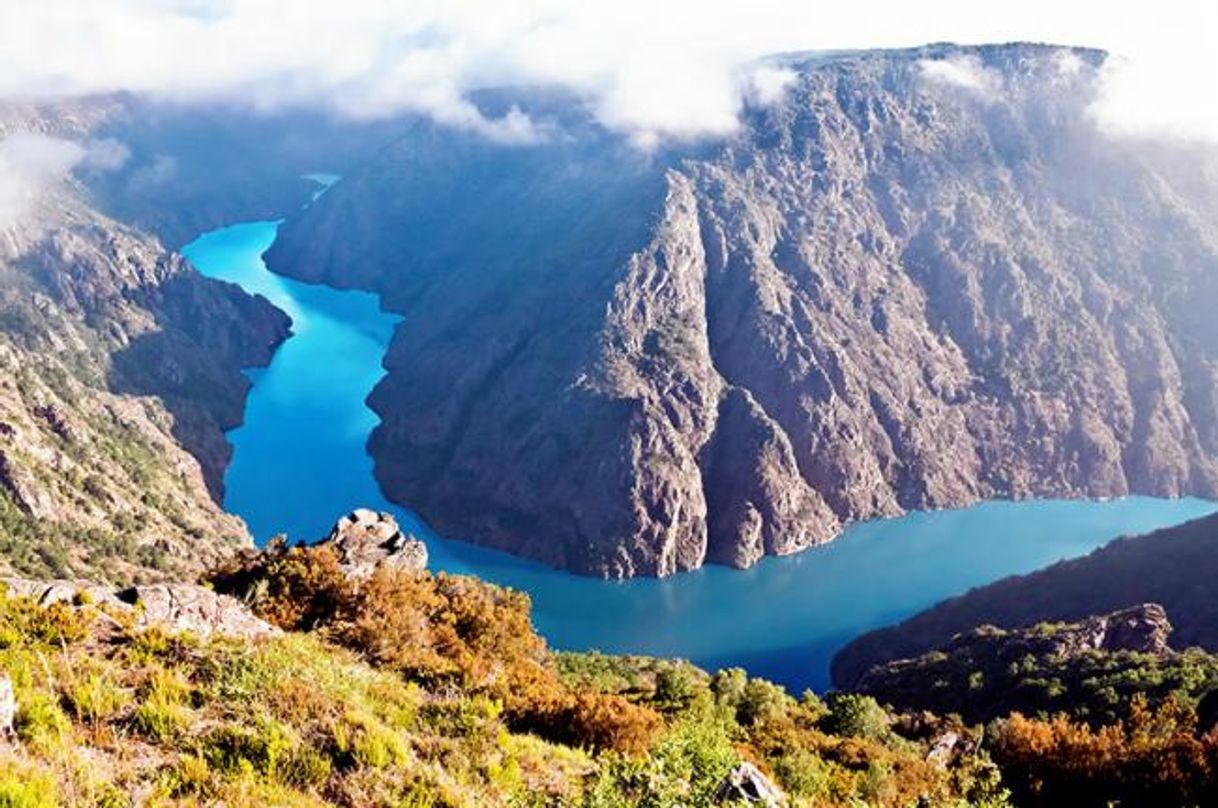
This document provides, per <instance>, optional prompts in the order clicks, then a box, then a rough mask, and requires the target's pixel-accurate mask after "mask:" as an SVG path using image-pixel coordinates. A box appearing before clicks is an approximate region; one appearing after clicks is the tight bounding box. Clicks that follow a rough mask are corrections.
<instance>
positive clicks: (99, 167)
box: [0, 133, 130, 227]
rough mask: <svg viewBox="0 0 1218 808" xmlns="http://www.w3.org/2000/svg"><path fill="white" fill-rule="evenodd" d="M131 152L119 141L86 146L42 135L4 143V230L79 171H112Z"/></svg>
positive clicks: (0, 175) (0, 201)
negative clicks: (46, 192)
mask: <svg viewBox="0 0 1218 808" xmlns="http://www.w3.org/2000/svg"><path fill="white" fill-rule="evenodd" d="M129 155H130V151H129V150H128V149H127V147H126V146H124V145H123V144H122V143H120V142H119V141H117V140H114V139H112V138H104V139H101V140H94V141H90V142H88V143H86V144H83V145H82V144H80V143H75V142H73V141H70V140H64V139H62V138H56V137H49V136H47V135H41V134H29V133H20V134H15V135H10V136H9V137H6V138H4V139H3V140H0V227H8V226H10V225H12V224H14V223H15V222H17V221H18V220H19V219H21V217H22V216H24V215H25V213H26V212H27V211H28V210H29V209H30V207H31V206H32V205H33V204H34V203H35V202H36V201H37V200H38V198H39V197H40V196H41V195H42V194H43V193H44V192H45V191H46V190H47V189H48V188H50V187H51V186H53V185H55V184H57V183H60V182H62V181H63V180H64V179H65V178H66V177H67V176H68V174H69V173H70V172H71V171H72V170H73V169H75V168H77V167H78V166H79V167H82V168H87V169H89V170H93V171H112V170H115V169H117V168H120V167H121V166H122V165H123V163H125V162H126V160H127V157H128V156H129Z"/></svg>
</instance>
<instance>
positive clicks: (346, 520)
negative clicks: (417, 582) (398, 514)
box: [323, 508, 427, 578]
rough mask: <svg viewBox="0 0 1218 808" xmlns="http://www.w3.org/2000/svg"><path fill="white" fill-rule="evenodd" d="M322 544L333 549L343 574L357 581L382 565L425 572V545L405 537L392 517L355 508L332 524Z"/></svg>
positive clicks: (413, 537)
mask: <svg viewBox="0 0 1218 808" xmlns="http://www.w3.org/2000/svg"><path fill="white" fill-rule="evenodd" d="M323 543H324V544H328V545H330V546H331V547H333V548H334V550H335V552H336V553H337V554H338V560H339V563H340V564H341V566H342V569H343V571H344V572H345V573H347V574H348V575H351V576H353V577H356V578H366V577H367V576H369V575H371V574H372V573H373V572H374V571H376V569H377V567H380V566H382V565H383V566H387V567H392V568H394V569H400V570H410V571H414V572H421V571H423V570H425V569H427V545H425V544H424V543H423V542H422V541H420V540H419V539H418V538H416V537H415V536H413V535H409V534H404V533H403V532H402V530H401V528H399V527H398V523H397V520H396V519H394V518H393V515H392V514H388V513H377V512H376V511H373V510H369V509H367V508H357V509H356V510H354V511H352V512H351V513H349V514H347V515H346V516H344V517H343V518H341V519H339V520H338V522H337V523H335V525H334V528H333V529H332V530H331V531H330V535H329V536H327V537H326V539H325V541H324V542H323Z"/></svg>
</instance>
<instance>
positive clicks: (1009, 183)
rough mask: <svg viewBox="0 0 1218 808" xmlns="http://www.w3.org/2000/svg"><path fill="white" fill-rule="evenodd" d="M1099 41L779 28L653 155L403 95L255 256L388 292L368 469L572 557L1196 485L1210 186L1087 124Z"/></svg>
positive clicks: (1216, 429)
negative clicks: (745, 74)
mask: <svg viewBox="0 0 1218 808" xmlns="http://www.w3.org/2000/svg"><path fill="white" fill-rule="evenodd" d="M1104 58H1105V57H1104V55H1103V54H1101V53H1097V52H1094V51H1086V50H1073V49H1065V48H1055V47H1047V46H1036V45H1004V46H993V47H981V48H956V47H952V46H932V47H927V48H922V49H916V50H911V51H897V52H865V53H847V54H835V55H832V56H818V55H810V56H794V57H789V58H787V59H785V60H784V61H783V62H782V63H783V64H784V66H786V67H787V68H789V69H790V70H791V71H792V72H793V74H794V79H793V81H792V82H791V83H790V84H789V85H788V86H787V87H786V89H785V93H784V94H783V96H782V98H781V99H778V100H773V99H770V100H768V101H764V102H763V101H762V100H758V99H755V100H754V101H753V102H751V103H750V105H749V106H748V108H747V109H746V110H745V113H744V122H743V125H742V127H741V129H740V131H739V132H738V133H737V134H735V135H733V136H732V137H730V138H727V139H726V140H725V141H721V142H700V143H698V144H695V145H687V146H681V145H672V144H670V145H669V146H667V147H665V148H661V149H659V150H657V151H654V152H651V153H648V154H642V153H640V152H639V151H637V150H636V149H633V148H632V147H631V146H630V145H629V144H627V143H625V142H623V141H622V140H620V139H618V138H615V137H614V136H612V135H610V134H608V133H606V132H604V131H603V130H601V129H599V128H598V127H597V126H596V125H595V123H594V122H592V121H589V120H587V118H586V116H585V117H582V118H581V113H580V112H579V108H578V106H575V105H572V104H571V103H570V102H569V101H567V102H564V100H563V99H562V98H561V97H555V96H547V95H545V94H543V93H539V94H535V95H534V94H528V93H522V94H521V98H522V101H521V103H522V104H523V105H524V107H525V108H526V109H527V110H528V111H529V112H530V114H532V115H533V116H534V117H535V118H537V119H539V120H551V121H553V122H554V125H555V127H556V129H557V132H558V133H559V134H557V135H556V136H555V137H553V138H551V139H549V140H548V141H546V142H544V143H541V144H539V145H533V146H524V147H522V146H504V145H497V144H493V143H488V142H486V141H484V140H481V139H479V138H477V137H474V136H472V135H461V134H454V133H451V132H446V131H440V130H437V129H436V128H434V127H433V126H430V125H427V124H423V123H420V124H418V125H416V126H414V127H413V128H412V129H410V130H409V131H408V132H406V133H405V134H404V135H403V136H402V137H401V138H400V139H398V140H397V141H395V142H394V143H393V144H391V145H390V146H388V147H387V148H386V149H385V150H384V151H383V152H381V153H379V154H378V155H377V156H376V157H375V158H374V159H372V160H371V161H369V162H368V163H367V164H366V165H364V166H362V167H361V168H358V169H355V170H352V171H351V172H349V173H348V174H347V175H346V176H345V177H344V179H343V181H341V182H340V183H338V184H337V185H336V186H335V187H334V188H333V189H332V190H331V191H330V192H329V193H327V195H326V196H325V197H324V198H323V199H322V200H320V202H319V203H318V204H316V205H314V206H312V207H310V208H309V209H308V210H305V211H302V212H300V213H299V214H297V215H295V216H293V217H291V218H290V219H289V220H288V222H287V223H286V224H285V225H284V228H283V230H282V238H281V239H280V241H279V242H277V243H276V244H275V245H274V247H273V248H272V249H271V251H270V252H269V254H268V260H269V262H270V265H271V266H272V267H273V268H274V269H275V270H276V271H279V272H282V273H285V274H288V275H291V276H294V277H299V278H303V279H307V280H314V281H325V282H328V283H331V284H334V285H337V286H342V287H351V286H356V287H361V288H368V289H373V290H376V291H378V292H380V293H381V294H382V295H383V299H384V301H385V303H386V305H387V306H389V307H390V308H392V309H393V310H395V311H398V312H401V313H403V314H404V315H405V317H404V319H403V322H402V324H401V326H400V327H399V328H398V331H397V334H396V337H395V339H394V342H393V345H392V346H391V348H390V351H389V354H388V356H387V358H386V367H387V369H388V376H387V377H386V379H385V380H384V381H383V382H382V383H381V384H380V385H379V386H378V388H377V389H376V391H375V392H374V394H373V396H372V399H371V404H372V406H373V407H374V408H375V409H376V411H377V412H378V413H379V414H380V415H381V416H382V419H383V423H382V425H381V426H380V427H379V428H378V429H377V430H376V432H375V434H374V435H373V438H372V441H371V444H370V448H371V451H372V453H373V455H374V458H375V461H376V474H377V476H378V479H379V480H380V481H381V483H382V484H383V487H384V489H385V490H386V492H387V493H388V495H389V496H390V497H392V498H393V499H395V500H396V501H398V502H400V503H402V504H404V505H407V506H409V507H411V508H413V509H415V510H417V511H419V512H420V513H421V514H422V515H423V516H424V517H425V518H426V519H427V520H428V521H429V523H431V524H433V525H434V526H436V527H437V528H438V529H439V530H441V531H442V532H444V533H445V534H447V535H452V536H460V537H463V538H469V539H471V540H473V541H476V542H479V543H483V544H487V545H491V546H494V547H498V548H502V549H506V550H508V551H511V552H514V553H518V554H521V555H525V556H528V557H531V558H535V559H539V560H541V561H544V562H546V563H549V564H552V565H555V566H559V567H563V568H565V569H569V570H572V571H575V572H579V573H583V574H589V575H598V576H605V577H629V576H633V575H668V574H671V573H675V572H679V571H681V570H689V569H694V568H697V567H699V566H701V565H703V564H705V563H719V564H727V565H731V566H736V567H747V566H749V565H751V564H753V563H755V562H756V561H757V560H758V559H759V558H761V557H762V556H764V555H781V554H788V553H793V552H797V551H799V550H801V549H804V548H806V547H808V546H811V545H814V544H816V543H819V542H823V541H827V540H829V539H831V538H833V537H834V536H835V535H837V533H838V532H839V531H840V530H841V528H842V526H843V525H845V524H846V523H848V522H851V521H854V520H858V519H865V518H871V517H877V516H889V515H894V514H899V513H901V512H903V511H907V510H911V509H929V508H940V507H951V506H960V505H965V504H968V503H972V502H975V501H977V500H980V499H985V498H994V497H1004V498H1024V497H1047V496H1052V497H1107V496H1120V495H1123V494H1128V493H1131V492H1136V493H1143V494H1154V495H1160V496H1175V495H1181V494H1196V495H1202V496H1213V495H1215V494H1218V386H1216V379H1218V376H1216V373H1215V368H1216V367H1218V364H1216V363H1218V353H1216V351H1218V348H1215V346H1218V333H1216V332H1215V330H1214V329H1215V323H1214V320H1213V318H1212V317H1210V316H1209V314H1208V312H1209V311H1210V310H1211V309H1212V308H1213V306H1214V305H1215V303H1218V286H1215V281H1214V278H1216V277H1218V273H1216V271H1215V270H1216V269H1218V232H1216V231H1215V223H1216V222H1218V218H1216V211H1218V206H1216V205H1215V200H1214V198H1213V194H1212V192H1211V191H1209V190H1206V189H1207V188H1208V186H1207V184H1206V183H1205V182H1198V181H1197V177H1198V173H1197V172H1196V171H1194V172H1192V173H1191V174H1189V175H1186V174H1185V173H1184V172H1180V171H1179V170H1178V168H1177V167H1178V166H1179V165H1180V164H1182V162H1181V161H1180V160H1179V157H1180V155H1178V154H1175V153H1173V152H1171V151H1170V150H1166V151H1154V150H1151V149H1150V148H1148V147H1147V148H1141V147H1135V146H1130V145H1128V144H1122V143H1119V142H1116V141H1110V140H1107V139H1105V138H1104V137H1103V136H1102V135H1101V134H1100V133H1099V132H1097V131H1096V129H1095V126H1094V124H1093V122H1092V120H1091V118H1090V116H1089V114H1088V112H1087V110H1088V107H1089V104H1090V101H1091V100H1092V98H1093V97H1094V92H1095V81H1096V75H1097V70H1098V66H1099V65H1100V64H1101V63H1102V62H1103V60H1104ZM962 76H963V77H964V79H962V78H961V77H962ZM510 100H512V95H511V93H510V92H508V91H503V92H499V93H492V94H489V96H488V98H486V99H484V103H486V104H492V103H497V104H499V105H500V106H501V107H502V106H504V105H506V103H508V101H510ZM1189 164H1190V165H1194V166H1200V172H1201V174H1202V175H1205V172H1206V171H1211V167H1210V166H1209V164H1208V163H1205V162H1204V161H1203V160H1195V161H1192V162H1190V163H1189Z"/></svg>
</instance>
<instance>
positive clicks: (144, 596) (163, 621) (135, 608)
mask: <svg viewBox="0 0 1218 808" xmlns="http://www.w3.org/2000/svg"><path fill="white" fill-rule="evenodd" d="M0 583H3V585H4V588H5V591H6V592H7V593H8V594H9V595H10V596H12V597H24V598H29V599H30V600H32V601H34V602H35V603H37V604H38V605H39V606H41V607H44V608H45V607H47V606H50V605H52V604H54V603H66V604H68V605H70V606H78V605H83V604H85V603H91V604H94V605H98V606H101V605H105V606H108V607H109V608H110V609H113V610H118V611H123V612H127V611H130V612H132V613H133V614H134V618H135V626H136V627H137V628H149V627H152V626H160V627H162V628H165V629H167V630H169V631H171V632H178V631H189V632H192V633H194V634H197V635H198V636H200V637H210V636H212V635H223V636H227V637H245V638H255V637H266V636H270V635H273V634H278V633H279V629H277V628H275V627H274V626H272V625H271V624H270V623H267V622H266V621H264V620H260V619H259V618H257V617H255V616H254V615H253V613H252V612H250V610H249V609H247V608H246V607H245V606H244V605H243V604H242V603H241V602H240V601H239V600H237V599H236V598H232V597H230V596H228V595H221V594H219V593H217V592H215V591H213V590H211V589H208V588H207V587H204V586H199V585H198V584H186V583H174V584H146V585H140V586H133V587H130V588H128V589H123V590H119V591H116V590H114V589H112V588H109V587H106V586H102V585H100V584H93V583H88V582H85V581H67V580H53V581H36V580H31V579H29V578H5V579H3V580H2V581H0ZM0 690H2V688H0ZM2 695H3V694H2V692H0V696H2Z"/></svg>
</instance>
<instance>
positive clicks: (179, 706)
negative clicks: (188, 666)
mask: <svg viewBox="0 0 1218 808" xmlns="http://www.w3.org/2000/svg"><path fill="white" fill-rule="evenodd" d="M189 694H190V685H189V684H187V683H186V682H185V681H183V680H182V678H181V677H180V676H178V675H177V674H175V673H173V672H170V671H165V670H160V671H157V672H156V673H155V674H153V677H152V680H151V682H150V684H149V685H148V689H147V693H146V694H145V695H144V700H143V702H142V703H141V704H140V705H139V707H137V708H136V710H135V716H134V723H135V727H136V729H137V730H139V731H140V732H141V733H143V734H144V735H146V736H148V737H149V738H150V739H152V740H154V741H159V742H160V743H168V742H170V741H172V740H174V739H175V738H177V737H179V736H180V735H181V734H182V733H183V732H184V731H185V730H186V728H187V727H189V726H190V722H191V717H192V715H193V712H192V710H191V709H190V707H188V706H187V705H186V699H187V697H188V696H189Z"/></svg>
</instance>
